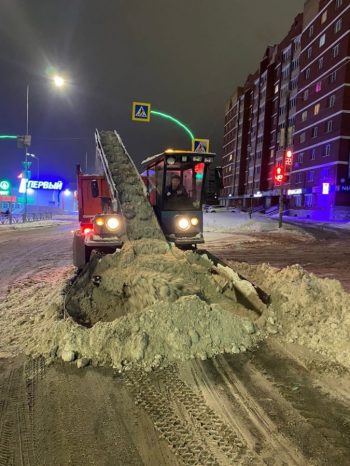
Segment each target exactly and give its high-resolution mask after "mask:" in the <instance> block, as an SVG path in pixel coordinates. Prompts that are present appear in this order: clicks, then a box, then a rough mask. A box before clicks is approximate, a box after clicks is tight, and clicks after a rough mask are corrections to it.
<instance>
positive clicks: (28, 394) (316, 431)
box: [0, 222, 350, 466]
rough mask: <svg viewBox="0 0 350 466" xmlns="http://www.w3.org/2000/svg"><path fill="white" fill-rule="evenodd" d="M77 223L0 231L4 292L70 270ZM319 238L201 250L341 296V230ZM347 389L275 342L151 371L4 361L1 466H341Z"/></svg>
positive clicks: (348, 278) (269, 239)
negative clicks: (311, 281) (303, 279)
mask: <svg viewBox="0 0 350 466" xmlns="http://www.w3.org/2000/svg"><path fill="white" fill-rule="evenodd" d="M74 226H75V225H74V222H67V223H66V224H64V225H60V226H55V227H49V228H44V229H36V230H28V231H14V232H0V257H1V264H2V266H3V270H2V275H1V278H0V295H2V296H4V295H5V294H6V290H7V289H8V288H9V287H11V286H12V287H16V286H20V285H18V284H20V283H25V280H23V279H25V277H27V276H30V275H31V274H39V279H40V274H42V273H45V271H46V270H48V271H49V273H50V270H51V271H52V270H53V268H55V267H66V266H69V265H70V264H71V237H72V235H71V230H72V229H73V228H74ZM315 236H316V240H315V241H314V240H312V241H311V240H310V239H307V240H305V238H303V239H301V238H298V237H297V236H288V235H278V234H277V235H276V234H269V233H266V232H259V233H249V232H240V233H235V234H232V233H231V234H229V233H210V234H207V240H208V242H207V245H206V247H207V248H208V249H209V250H210V251H211V252H213V253H214V254H217V255H219V256H221V257H222V258H223V259H229V260H232V259H234V260H244V261H248V262H250V263H257V262H260V261H261V260H264V261H268V262H270V263H271V264H272V265H277V266H283V265H287V264H291V263H294V262H299V263H301V264H302V265H304V266H305V267H306V268H307V269H308V270H312V271H314V272H317V273H320V274H321V275H324V276H332V277H336V278H339V279H340V280H341V281H342V282H343V283H344V285H345V286H347V287H349V286H350V272H349V270H348V265H347V264H348V260H349V233H347V232H343V231H341V232H338V231H321V232H319V231H317V232H315ZM12 291H13V290H12ZM0 331H1V329H0ZM349 387H350V379H349V375H348V373H347V372H346V371H345V370H344V369H343V368H342V367H340V366H339V367H338V366H336V367H332V368H330V367H329V366H328V365H325V363H324V359H322V358H319V359H318V357H317V355H315V354H313V353H312V354H311V353H308V351H307V350H306V349H305V348H302V349H301V347H299V346H298V345H295V344H284V345H283V347H282V346H281V345H280V344H279V343H278V342H277V341H274V340H273V339H272V340H270V341H269V342H267V343H264V344H263V345H261V347H260V348H258V349H257V350H256V351H253V352H246V353H242V354H240V355H221V356H218V357H216V358H213V359H210V360H206V361H201V360H196V359H195V360H192V361H188V362H184V363H179V364H177V365H174V366H171V367H169V368H167V369H165V370H163V371H159V370H156V371H154V372H151V373H144V372H142V373H141V372H133V371H130V372H126V373H124V374H122V375H121V374H119V373H117V372H115V371H112V370H110V369H101V368H94V367H88V368H86V369H83V370H79V369H77V368H76V366H75V365H72V364H64V363H62V362H56V363H54V364H52V365H50V366H49V367H46V366H45V364H44V360H42V359H37V360H29V359H26V358H24V357H21V356H19V357H16V358H2V359H1V358H0V466H3V465H4V466H5V465H8V464H11V465H14V466H16V465H26V466H27V465H32V466H33V465H34V466H37V465H38V466H41V465H59V466H65V465H69V464H74V465H77V466H80V465H81V466H85V465H90V464H91V465H92V464H94V465H97V466H99V465H101V466H102V465H111V466H112V465H113V466H115V465H121V466H125V465H145V466H155V465H162V466H163V465H164V466H176V465H178V466H181V465H182V466H183V465H195V464H198V465H202V466H207V465H222V466H231V465H234V464H235V465H236V464H237V465H241V466H243V465H244V466H248V465H254V466H255V465H267V466H281V465H288V466H289V465H295V466H296V465H299V466H309V465H311V466H312V465H317V466H321V465H322V466H323V465H324V466H326V465H330V466H333V465H335V464H338V465H344V466H345V465H348V464H349V457H350V441H349V439H350V392H349Z"/></svg>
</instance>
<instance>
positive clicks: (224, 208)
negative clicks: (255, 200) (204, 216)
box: [204, 205, 235, 214]
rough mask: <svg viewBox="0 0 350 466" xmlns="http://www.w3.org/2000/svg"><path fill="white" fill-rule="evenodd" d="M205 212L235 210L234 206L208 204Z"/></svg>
mask: <svg viewBox="0 0 350 466" xmlns="http://www.w3.org/2000/svg"><path fill="white" fill-rule="evenodd" d="M204 211H205V212H207V213H210V214H213V213H215V212H234V211H235V209H234V207H227V206H223V205H208V206H205V209H204Z"/></svg>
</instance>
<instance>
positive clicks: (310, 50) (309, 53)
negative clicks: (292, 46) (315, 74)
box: [307, 47, 312, 58]
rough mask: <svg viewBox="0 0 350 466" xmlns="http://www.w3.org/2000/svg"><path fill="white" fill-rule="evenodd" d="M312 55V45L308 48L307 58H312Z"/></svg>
mask: <svg viewBox="0 0 350 466" xmlns="http://www.w3.org/2000/svg"><path fill="white" fill-rule="evenodd" d="M311 56H312V47H309V48H308V49H307V58H311Z"/></svg>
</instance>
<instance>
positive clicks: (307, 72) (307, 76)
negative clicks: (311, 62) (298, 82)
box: [305, 68, 311, 79]
mask: <svg viewBox="0 0 350 466" xmlns="http://www.w3.org/2000/svg"><path fill="white" fill-rule="evenodd" d="M310 72H311V71H310V68H308V69H307V70H306V71H305V79H309V77H310Z"/></svg>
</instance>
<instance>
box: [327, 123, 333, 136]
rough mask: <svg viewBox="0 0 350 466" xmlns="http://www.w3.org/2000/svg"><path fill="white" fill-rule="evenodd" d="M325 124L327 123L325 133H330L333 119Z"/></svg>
mask: <svg viewBox="0 0 350 466" xmlns="http://www.w3.org/2000/svg"><path fill="white" fill-rule="evenodd" d="M326 124H327V133H330V132H331V131H333V120H328V121H327V123H326Z"/></svg>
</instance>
